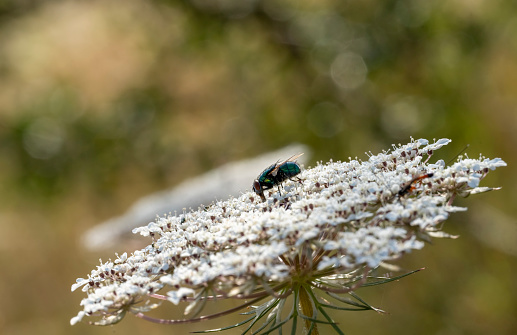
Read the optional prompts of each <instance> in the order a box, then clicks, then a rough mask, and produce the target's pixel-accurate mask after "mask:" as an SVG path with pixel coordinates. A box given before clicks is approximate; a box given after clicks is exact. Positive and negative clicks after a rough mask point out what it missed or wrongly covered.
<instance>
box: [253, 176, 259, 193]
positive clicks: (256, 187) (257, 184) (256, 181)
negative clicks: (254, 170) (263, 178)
mask: <svg viewBox="0 0 517 335" xmlns="http://www.w3.org/2000/svg"><path fill="white" fill-rule="evenodd" d="M252 189H253V191H255V193H259V192H260V183H259V182H258V180H256V179H255V181H254V182H253V187H252Z"/></svg>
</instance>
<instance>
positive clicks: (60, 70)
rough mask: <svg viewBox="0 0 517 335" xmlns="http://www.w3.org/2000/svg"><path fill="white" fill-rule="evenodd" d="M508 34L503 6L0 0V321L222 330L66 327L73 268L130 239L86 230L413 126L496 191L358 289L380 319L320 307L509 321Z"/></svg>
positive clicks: (454, 330)
mask: <svg viewBox="0 0 517 335" xmlns="http://www.w3.org/2000/svg"><path fill="white" fill-rule="evenodd" d="M516 36H517V2H515V1H513V0H506V1H498V0H491V1H488V0H448V1H443V0H442V1H440V0H438V1H427V0H410V1H404V0H399V1H391V0H365V1H345V0H337V1H332V0H319V1H315V0H192V1H186V0H184V1H179V0H177V1H172V0H125V1H114V0H113V1H112V0H103V1H101V0H99V1H35V0H1V1H0V152H1V155H0V160H1V161H0V171H1V174H0V183H1V184H0V185H1V188H0V190H1V192H0V228H1V230H2V233H1V235H0V266H1V268H2V272H1V276H0V301H1V304H0V333H1V334H150V333H152V334H183V333H186V332H187V330H191V329H193V330H201V329H206V328H215V327H221V326H223V325H228V324H230V322H231V320H232V319H231V318H226V319H221V320H216V321H213V322H210V323H206V324H196V325H194V326H189V327H180V326H178V327H170V326H160V325H154V324H149V323H147V322H145V321H142V320H140V319H136V318H134V317H132V316H128V317H127V318H126V319H125V320H124V321H122V323H121V324H119V325H116V326H113V327H106V328H101V327H94V326H89V325H86V324H84V323H82V324H79V325H76V326H74V327H71V326H70V325H69V320H70V318H71V317H72V316H74V315H76V314H77V312H78V311H79V309H80V306H79V303H80V300H81V299H82V298H83V297H84V294H83V293H82V292H74V293H70V286H71V284H72V283H74V282H75V279H76V278H77V277H85V276H86V275H87V274H88V273H89V272H90V270H91V269H93V268H94V267H95V266H96V265H97V264H98V261H97V260H98V259H99V258H100V257H102V258H103V259H104V260H106V259H107V258H109V257H113V255H114V253H115V252H119V253H122V252H124V251H129V252H130V251H132V250H134V248H135V246H134V245H120V246H118V247H117V249H116V250H105V251H98V252H91V251H87V250H85V249H84V247H83V246H82V245H81V244H80V242H79V241H80V238H81V236H82V234H84V232H85V231H87V230H88V229H89V228H91V227H93V226H94V225H95V224H97V223H99V222H101V221H104V220H106V219H108V218H110V217H113V216H117V215H120V214H121V213H122V212H124V210H126V209H127V208H128V207H129V206H130V205H131V204H132V203H133V202H134V201H135V200H137V199H138V198H140V197H142V196H144V195H147V194H149V193H151V192H154V191H158V190H163V189H166V188H170V187H172V186H174V185H176V184H177V183H179V182H181V181H183V180H185V179H186V178H189V177H193V176H196V175H198V174H201V173H204V172H206V171H209V170H210V169H212V168H215V167H217V166H219V165H221V164H224V163H227V162H231V161H234V160H239V159H244V158H248V157H253V156H256V155H258V154H260V153H263V152H267V151H270V150H273V149H277V148H279V147H282V146H284V145H287V144H289V143H292V142H298V143H305V144H307V145H309V146H310V147H311V148H312V149H313V152H314V156H313V159H312V161H311V164H309V165H314V163H315V161H316V160H324V161H326V160H328V159H330V158H332V159H334V160H337V159H348V157H350V156H351V157H355V156H358V157H359V158H365V157H366V156H365V154H364V152H365V151H370V150H371V151H373V152H378V151H380V150H382V149H389V148H390V145H391V144H392V143H407V141H408V140H409V137H410V136H413V137H415V138H422V137H423V138H428V139H432V138H441V137H448V138H451V139H452V140H453V143H452V144H451V145H449V146H448V147H447V148H444V149H442V150H440V151H439V152H437V153H436V155H435V156H433V158H432V159H433V160H437V159H444V160H446V161H447V160H449V159H452V158H453V157H454V156H455V155H456V154H457V153H458V152H459V151H461V150H462V149H463V147H464V146H465V145H467V144H470V147H469V149H468V151H467V154H468V155H469V156H470V157H473V158H476V157H478V155H479V153H483V154H485V155H486V156H488V157H490V158H494V157H502V158H503V159H504V160H505V161H506V162H507V163H508V165H509V166H508V167H506V168H502V169H500V170H497V171H496V172H494V173H491V174H489V176H488V177H487V178H486V179H485V180H484V181H483V184H484V186H503V189H502V190H501V191H498V192H491V193H486V194H482V195H478V196H475V197H474V196H473V197H471V198H469V199H459V200H458V201H457V202H456V204H458V205H463V206H468V207H469V211H468V212H465V213H456V214H454V215H453V216H452V219H451V220H449V222H448V223H447V225H446V229H445V230H446V231H448V232H450V233H453V234H459V235H461V238H460V239H458V240H455V241H451V240H438V241H436V242H435V243H434V244H433V245H428V246H427V247H426V248H424V249H423V250H422V251H419V252H415V253H413V254H411V255H408V256H407V257H405V258H404V259H402V260H401V261H400V262H399V263H398V264H399V265H401V266H402V267H404V268H405V269H415V268H420V267H426V268H427V270H426V271H423V272H419V273H418V274H415V275H413V276H410V277H408V278H405V279H403V280H402V281H400V282H396V283H391V284H388V285H384V286H383V287H378V288H371V289H367V290H366V289H365V290H361V291H359V292H358V293H360V294H361V296H362V297H364V298H366V299H367V301H368V302H370V303H371V304H373V305H374V306H376V307H379V308H382V309H384V310H387V311H388V312H389V313H390V314H389V315H378V314H376V313H374V312H362V313H348V314H347V313H334V314H333V315H334V317H335V318H336V319H337V320H338V321H339V322H340V323H341V325H342V329H343V330H344V331H345V332H346V333H347V334H415V333H419V334H441V335H443V334H487V333H488V334H515V333H517V317H516V315H517V281H516V280H515V278H517V261H516V256H517V247H516V243H517V224H516V221H517V220H516V219H515V218H516V214H517V206H515V204H514V199H517V191H516V190H517V178H516V173H515V172H514V171H515V169H514V166H515V165H516V163H517V162H516V156H515V154H514V153H515V150H516V147H517V37H516ZM279 158H282V157H279ZM258 172H260V171H257V173H258ZM250 184H251V180H250ZM146 223H147V222H142V224H146ZM144 243H147V240H145V239H143V238H142V245H141V246H136V248H140V247H142V246H143V245H145V244H144ZM169 312H170V314H168V315H162V316H168V317H170V318H178V317H180V315H179V314H172V313H173V312H174V311H172V310H171V311H169ZM238 333H239V332H226V333H223V334H238Z"/></svg>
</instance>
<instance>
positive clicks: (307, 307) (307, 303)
mask: <svg viewBox="0 0 517 335" xmlns="http://www.w3.org/2000/svg"><path fill="white" fill-rule="evenodd" d="M300 306H301V307H302V313H303V315H306V316H308V317H310V318H312V317H314V310H313V308H312V301H311V298H310V297H309V295H308V294H307V291H306V290H305V287H303V286H300ZM304 321H305V329H306V330H307V331H309V329H311V327H313V328H312V333H311V334H313V335H319V332H318V325H317V324H315V323H314V322H312V321H310V320H307V319H305V320H304Z"/></svg>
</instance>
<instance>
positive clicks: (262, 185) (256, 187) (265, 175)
mask: <svg viewBox="0 0 517 335" xmlns="http://www.w3.org/2000/svg"><path fill="white" fill-rule="evenodd" d="M301 155H303V153H301V154H298V155H294V156H291V157H289V158H288V159H286V160H284V161H282V162H280V161H278V162H276V163H275V164H272V165H270V166H269V167H267V168H266V169H265V170H264V171H262V173H260V174H259V175H258V177H257V179H255V180H254V181H253V186H252V190H253V191H255V193H257V194H258V195H259V196H260V198H261V199H262V201H266V197H265V196H264V191H265V190H269V189H272V188H273V187H274V186H275V185H276V186H277V187H278V192H279V193H280V184H282V182H284V181H285V180H287V179H291V178H293V177H294V176H296V175H298V174H299V173H300V172H302V170H301V169H300V165H298V163H297V162H295V161H296V159H297V158H298V157H300V156H301Z"/></svg>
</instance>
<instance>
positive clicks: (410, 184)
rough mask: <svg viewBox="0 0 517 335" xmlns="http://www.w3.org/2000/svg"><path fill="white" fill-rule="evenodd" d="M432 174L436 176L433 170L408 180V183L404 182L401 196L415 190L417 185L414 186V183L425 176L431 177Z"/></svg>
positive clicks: (400, 192)
mask: <svg viewBox="0 0 517 335" xmlns="http://www.w3.org/2000/svg"><path fill="white" fill-rule="evenodd" d="M432 176H434V173H432V172H431V173H426V174H424V175H421V176H416V177H414V178H413V179H411V180H410V181H408V182H407V183H406V184H404V186H402V188H401V189H400V191H399V196H400V197H402V196H404V195H406V194H408V193H409V192H410V191H412V190H414V189H415V187H414V186H413V184H414V183H416V182H417V181H420V180H422V179H425V178H431V177H432Z"/></svg>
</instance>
